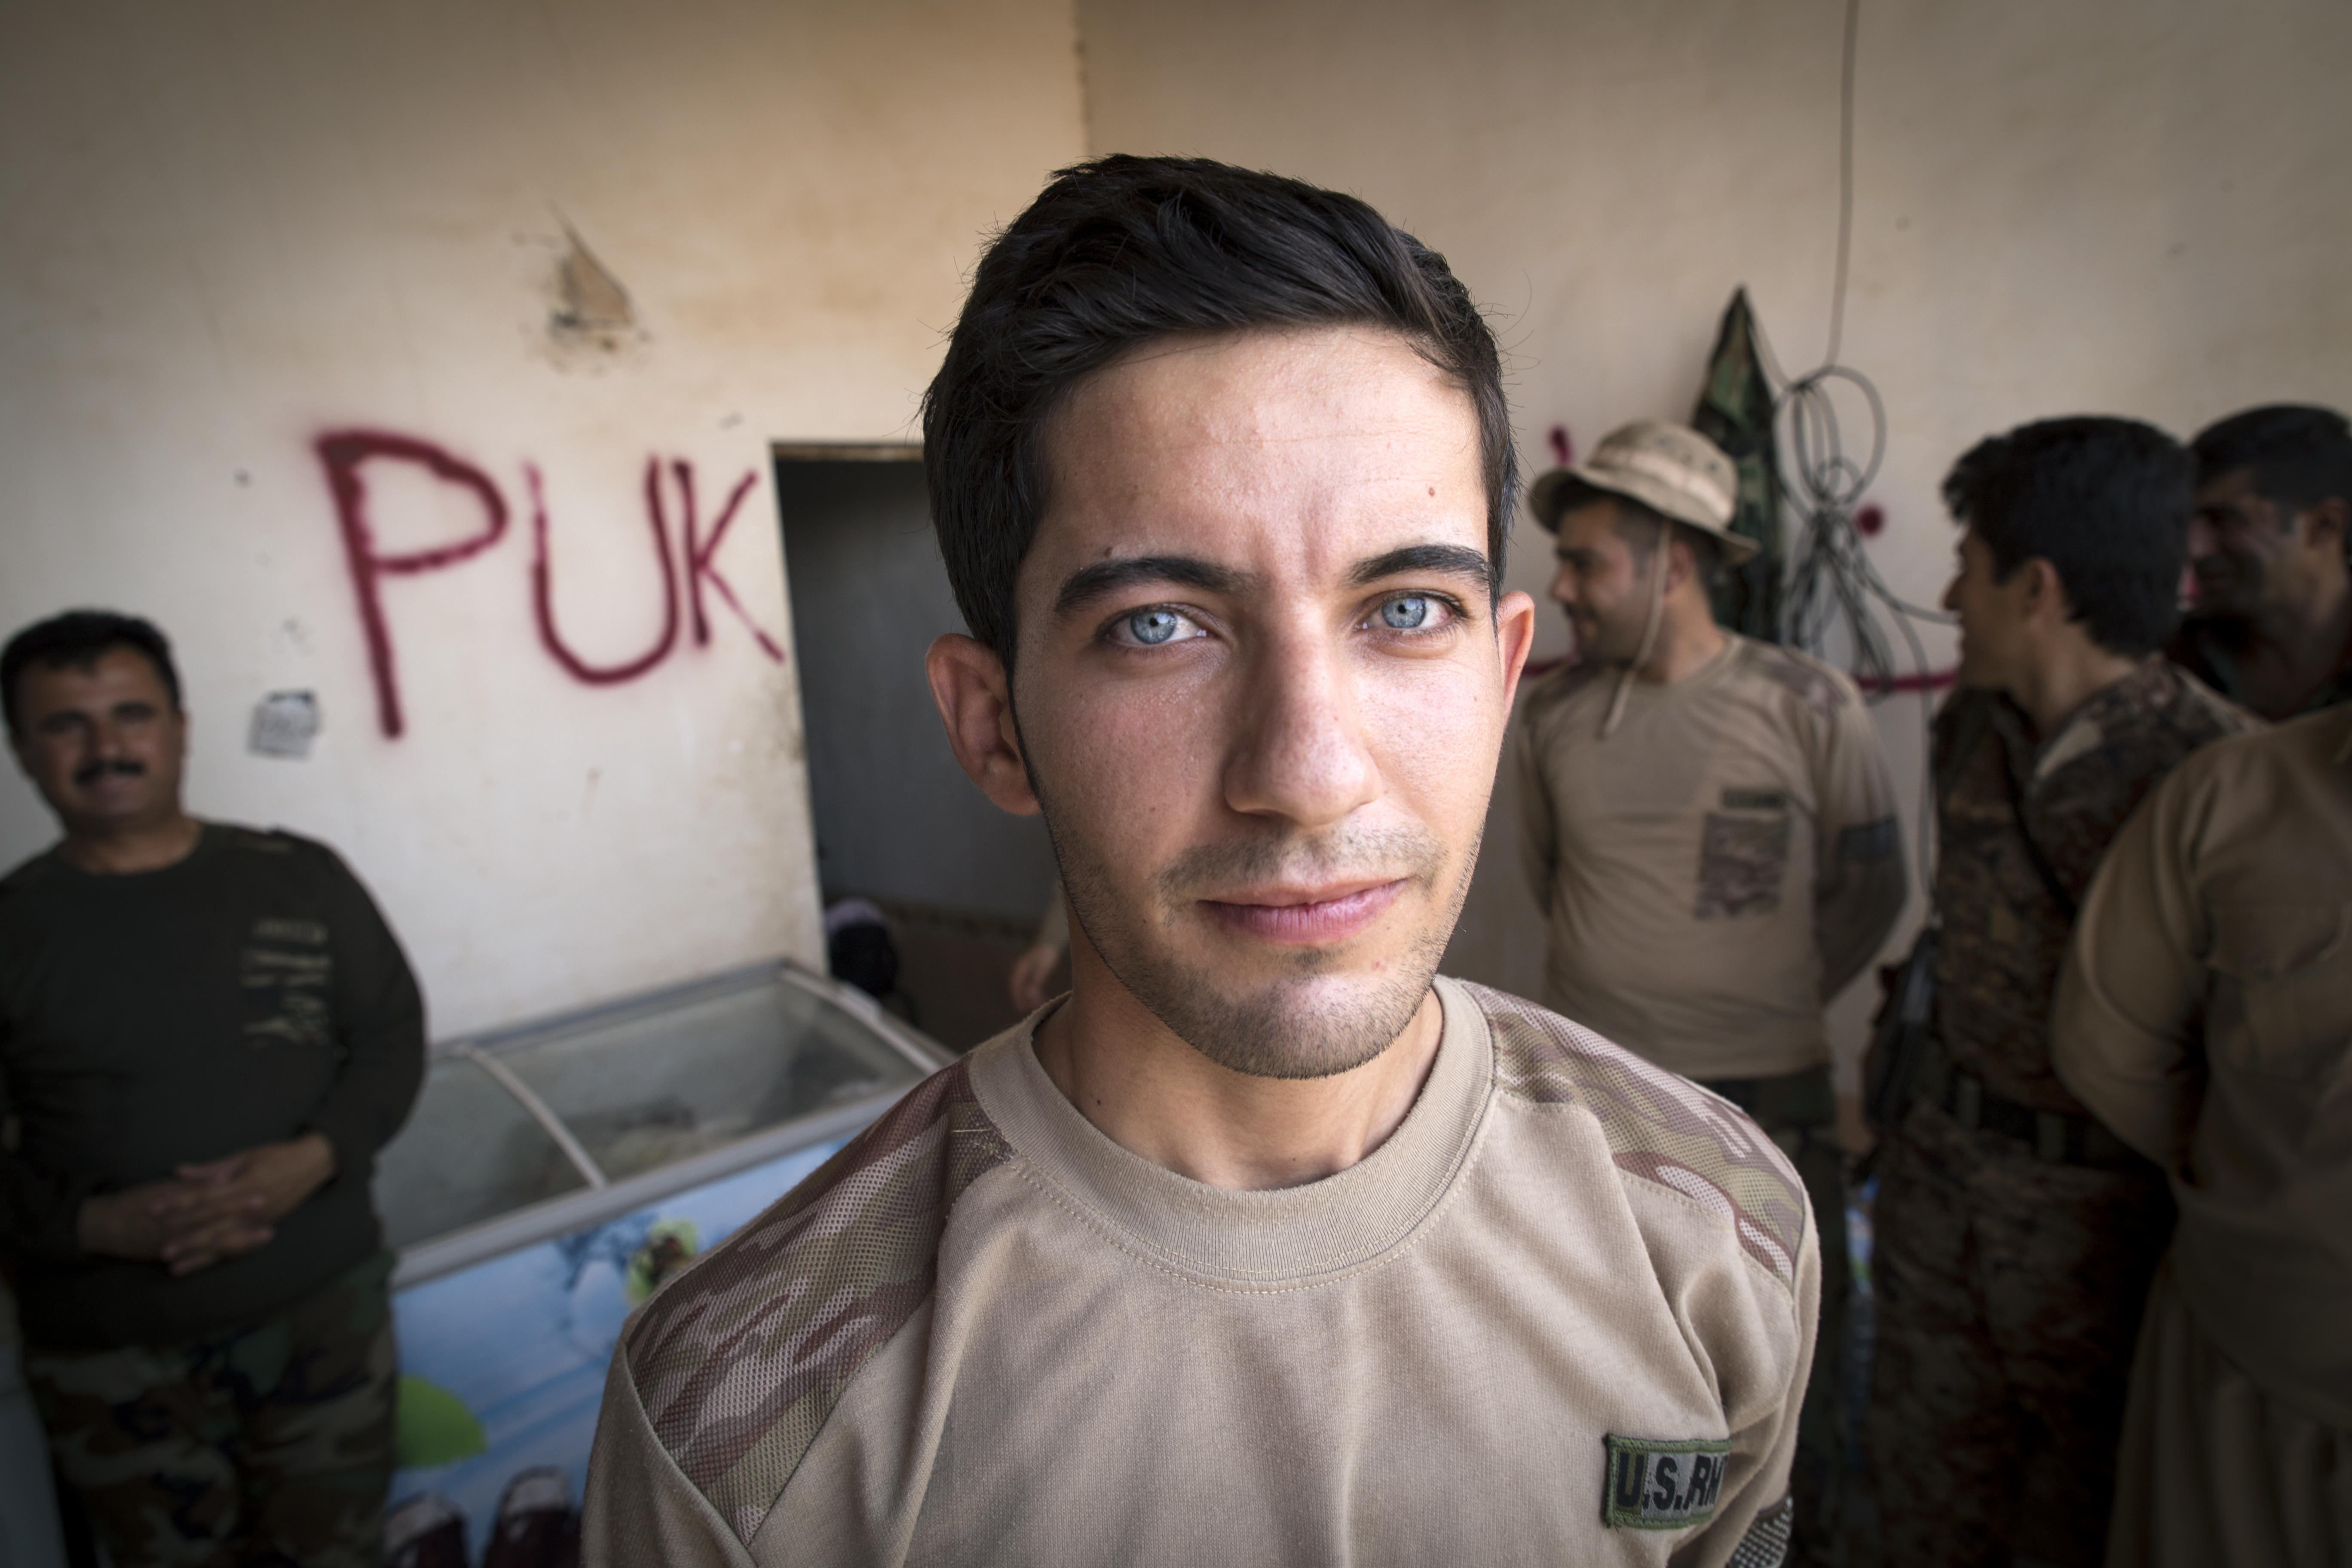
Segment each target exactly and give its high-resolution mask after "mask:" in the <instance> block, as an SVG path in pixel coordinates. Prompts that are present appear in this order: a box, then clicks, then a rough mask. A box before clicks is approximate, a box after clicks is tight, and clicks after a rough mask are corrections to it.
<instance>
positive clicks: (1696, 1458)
mask: <svg viewBox="0 0 2352 1568" xmlns="http://www.w3.org/2000/svg"><path fill="white" fill-rule="evenodd" d="M1603 1442H1604V1443H1605V1445H1606V1447H1607V1448H1608V1450H1609V1465H1608V1468H1607V1470H1606V1472H1605V1473H1604V1475H1603V1476H1602V1479H1601V1518H1602V1519H1603V1520H1605V1521H1607V1522H1608V1524H1609V1527H1610V1528H1611V1529H1612V1530H1683V1529H1685V1528H1687V1527H1689V1526H1691V1525H1694V1524H1704V1523H1706V1521H1708V1520H1710V1519H1712V1518H1714V1517H1715V1500H1716V1497H1717V1494H1718V1493H1720V1492H1721V1491H1722V1490H1723V1470H1724V1466H1725V1464H1726V1463H1727V1461H1728V1460H1729V1459H1730V1458H1731V1440H1730V1439H1729V1438H1727V1437H1684V1438H1679V1439H1676V1438H1668V1437H1615V1436H1612V1437H1608V1438H1605V1439H1603Z"/></svg>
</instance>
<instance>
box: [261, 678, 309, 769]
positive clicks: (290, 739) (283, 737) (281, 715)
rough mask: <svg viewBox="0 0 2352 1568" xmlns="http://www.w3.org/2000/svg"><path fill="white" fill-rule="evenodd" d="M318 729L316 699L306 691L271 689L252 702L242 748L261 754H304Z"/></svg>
mask: <svg viewBox="0 0 2352 1568" xmlns="http://www.w3.org/2000/svg"><path fill="white" fill-rule="evenodd" d="M318 733H319V700H318V699H317V698H316V697H314V696H312V695H311V694H310V692H308V691H273V692H271V693H270V694H269V695H268V696H267V697H265V698H263V699H262V700H260V701H258V702H257V703H255V704H254V705H253V729H252V731H251V732H250V733H249V734H248V735H247V737H246V742H245V743H246V749H247V751H249V752H253V753H254V754H255V755H256V756H261V757H296V758H300V757H307V756H309V755H310V742H312V741H313V740H315V739H316V738H317V737H318Z"/></svg>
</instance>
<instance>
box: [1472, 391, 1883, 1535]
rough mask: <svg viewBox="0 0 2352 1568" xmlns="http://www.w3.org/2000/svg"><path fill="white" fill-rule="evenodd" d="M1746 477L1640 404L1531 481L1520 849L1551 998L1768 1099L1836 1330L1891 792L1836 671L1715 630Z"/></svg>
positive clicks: (1832, 1361) (1829, 1372)
mask: <svg viewBox="0 0 2352 1568" xmlns="http://www.w3.org/2000/svg"><path fill="white" fill-rule="evenodd" d="M1737 492H1738V473H1737V470H1736V469H1734V468H1733V467H1732V464H1731V459H1730V458H1727V457H1725V456H1724V454H1723V453H1722V452H1721V451H1720V450H1718V449H1717V447H1716V446H1715V445H1714V443H1712V442H1710V441H1708V440H1707V439H1706V437H1703V436H1701V435H1699V434H1698V433H1697V432H1696V431H1695V430H1691V429H1687V428H1685V426H1679V425H1670V424H1667V423H1665V422H1664V421H1662V420H1643V421H1641V422H1639V423H1637V424H1633V425H1629V426H1625V427H1624V428H1623V429H1621V430H1618V431H1615V432H1613V433H1612V435H1610V436H1609V437H1608V438H1607V439H1605V440H1603V441H1602V442H1601V445H1600V446H1599V447H1595V448H1594V449H1593V452H1592V455H1591V458H1589V459H1588V460H1587V461H1586V462H1585V463H1584V464H1582V465H1581V466H1580V467H1578V468H1557V469H1554V470H1553V471H1552V472H1550V473H1549V474H1546V475H1545V476H1543V478H1542V479H1538V480H1537V481H1536V483H1535V485H1534V486H1533V487H1532V489H1530V491H1529V494H1528V505H1529V509H1530V510H1531V511H1532V512H1533V514H1534V516H1535V519H1536V521H1538V523H1540V524H1542V525H1543V527H1544V529H1545V531H1548V532H1549V533H1551V534H1553V535H1554V536H1556V538H1557V541H1558V543H1557V547H1556V554H1557V556H1558V558H1559V571H1558V573H1557V574H1556V575H1555V576H1554V578H1553V581H1552V588H1551V596H1552V598H1553V599H1554V600H1555V601H1556V602H1558V603H1559V605H1560V606H1561V608H1562V609H1564V610H1565V611H1566V612H1567V614H1568V616H1569V618H1570V622H1571V623H1572V624H1573V626H1574V627H1575V630H1576V637H1577V644H1578V647H1579V649H1580V653H1581V658H1580V660H1579V662H1577V663H1576V664H1574V665H1573V666H1570V667H1569V668H1562V669H1559V670H1557V671H1555V672H1553V673H1552V674H1550V675H1548V676H1546V677H1544V678H1543V679H1541V680H1539V681H1538V682H1536V684H1535V686H1534V688H1533V689H1531V690H1530V691H1529V692H1528V697H1527V700H1526V703H1525V704H1524V706H1523V709H1522V712H1521V717H1520V721H1519V722H1518V724H1517V726H1516V727H1515V728H1514V731H1513V736H1512V751H1513V753H1514V756H1515V760H1516V766H1517V770H1518V773H1519V788H1518V799H1519V810H1520V845H1521V850H1522V853H1523V856H1524V858H1525V862H1526V868H1527V873H1528V882H1529V884H1530V886H1531V887H1532V889H1533V890H1534V892H1535V896H1536V899H1537V901H1538V904H1540V905H1541V906H1542V908H1543V910H1544V911H1545V913H1546V915H1547V917H1548V919H1549V933H1548V941H1547V945H1546V952H1545V964H1544V996H1543V1000H1544V1005H1546V1006H1549V1007H1551V1008H1554V1009H1556V1010H1558V1011H1559V1012H1561V1013H1564V1014H1566V1015H1567V1016H1570V1017H1572V1018H1575V1019H1578V1020H1580V1022H1583V1023H1585V1024H1587V1025H1590V1026H1591V1027H1593V1028H1596V1029H1599V1030H1601V1031H1602V1032H1603V1033H1604V1034H1607V1035H1609V1036H1610V1037H1612V1038H1615V1039H1619V1040H1622V1041H1625V1042H1626V1043H1627V1044H1628V1045H1629V1046H1631V1047H1633V1049H1636V1050H1638V1051H1640V1052H1641V1054H1642V1055H1643V1056H1644V1057H1646V1058H1648V1059H1649V1060H1651V1061H1653V1062H1655V1063H1656V1064H1658V1065H1659V1066H1661V1067H1664V1068H1669V1069H1671V1070H1673V1071H1675V1072H1678V1073H1684V1074H1686V1075H1688V1076H1689V1077H1692V1078H1695V1079H1698V1080H1699V1081H1700V1082H1702V1083H1704V1084H1705V1085H1706V1087H1707V1088H1709V1089H1713V1090H1715V1091H1716V1092H1717V1093H1718V1094H1721V1095H1723V1096H1725V1097H1726V1098H1727V1099H1729V1100H1733V1101H1734V1102H1735V1103H1737V1104H1738V1106H1739V1107H1740V1108H1741V1109H1742V1110H1746V1111H1748V1113H1749V1114H1751V1115H1753V1116H1755V1117H1756V1118H1757V1120H1758V1121H1760V1122H1761V1123H1762V1124H1763V1127H1764V1130H1765V1131H1767V1132H1768V1133H1769V1134H1770V1135H1771V1136H1772V1139H1773V1141H1774V1142H1777V1143H1779V1144H1780V1147H1781V1149H1782V1150H1783V1151H1785V1152H1787V1153H1788V1155H1789V1157H1790V1159H1791V1160H1793V1161H1795V1162H1796V1165H1797V1169H1798V1171H1799V1173H1801V1174H1802V1175H1803V1177H1804V1180H1805V1186H1806V1190H1807V1192H1808V1193H1809V1194H1810V1195H1811V1200H1812V1206H1813V1219H1814V1223H1815V1225H1816V1226H1817V1227H1818V1228H1819V1230H1820V1232H1821V1234H1822V1326H1821V1331H1820V1336H1819V1338H1820V1342H1821V1344H1822V1345H1823V1346H1824V1347H1835V1346H1836V1345H1837V1344H1838V1343H1839V1342H1840V1338H1841V1335H1842V1333H1843V1325H1844V1304H1845V1295H1846V1289H1847V1268H1846V1258H1845V1194H1844V1178H1843V1165H1844V1151H1843V1148H1842V1146H1841V1141H1840V1137H1839V1131H1838V1122H1839V1120H1840V1116H1839V1112H1840V1111H1841V1110H1845V1111H1846V1113H1847V1116H1848V1119H1849V1120H1850V1121H1852V1122H1853V1123H1854V1124H1855V1126H1856V1127H1857V1128H1858V1125H1859V1121H1860V1113H1859V1110H1860V1108H1859V1100H1858V1097H1853V1098H1850V1099H1849V1100H1847V1101H1846V1102H1845V1105H1844V1106H1841V1105H1840V1102H1839V1100H1838V1097H1837V1096H1836V1095H1835V1093H1834V1091H1833V1089H1832V1082H1831V1073H1830V1050H1829V1035H1828V1032H1827V1030H1826V1028H1825V1027H1824V1026H1823V1023H1822V1005H1823V1004H1824V1003H1825V1002H1826V1001H1827V1000H1828V999H1829V998H1830V997H1832V996H1833V995H1835V994H1837V993H1838V992H1839V991H1840V990H1842V989H1843V987H1844V986H1845V985H1846V984H1847V983H1848V982H1849V981H1851V980H1853V978H1854V976H1855V975H1857V974H1859V973H1861V972H1862V970H1863V969H1864V966H1865V965H1866V964H1868V963H1869V962H1870V960H1871V959H1872V957H1873V956H1874V955H1875V954H1876V953H1877V952H1878V950H1879V948H1880V946H1881V945H1882V944H1883V943H1884V942H1885V940H1886V935H1887V932H1888V931H1889V930H1890V929H1891V928H1892V927H1893V925H1894V923H1895V919H1896V917H1897V916H1899V915H1900V914H1901V913H1902V910H1903V900H1904V893H1905V880H1904V871H1903V857H1902V852H1901V848H1900V844H1899V838H1900V835H1899V833H1898V831H1897V829H1896V826H1895V794H1894V786H1893V785H1892V784H1891V783H1890V782H1889V780H1888V778H1887V773H1886V758H1885V752H1884V751H1883V750H1882V748H1881V746H1880V743H1879V740H1878V732H1877V730H1876V728H1875V727H1874V725H1873V724H1872V723H1871V721H1870V716H1869V714H1868V712H1867V711H1866V710H1864V706H1863V702H1862V698H1861V695H1860V693H1858V692H1857V691H1856V690H1855V689H1854V687H1853V682H1852V681H1851V680H1849V679H1846V678H1845V677H1844V676H1843V675H1842V674H1840V673H1839V672H1837V671H1836V670H1834V669H1832V668H1830V667H1829V666H1828V665H1825V664H1823V663H1822V661H1821V660H1819V659H1816V658H1811V657H1809V656H1807V655H1805V654H1803V653H1801V652H1798V651H1796V650H1794V649H1790V648H1780V647H1772V646H1770V645H1769V644H1766V643H1760V642H1757V641H1754V640H1752V639H1750V638H1748V637H1740V636H1738V635H1737V634H1735V633H1730V632H1727V631H1725V630H1723V629H1722V628H1721V627H1719V626H1717V625H1716V623H1715V616H1714V613H1713V611H1712V609H1711V607H1710V605H1709V603H1708V588H1709V585H1710V584H1711V581H1712V579H1713V578H1714V576H1715V575H1716V570H1717V564H1718V563H1725V564H1737V563H1739V562H1740V561H1743V560H1745V559H1747V558H1748V557H1749V556H1751V555H1753V554H1754V553H1755V550H1756V546H1755V545H1754V543H1753V542H1750V541H1748V540H1747V539H1744V538H1742V537H1740V536H1738V535H1737V534H1734V533H1732V532H1731V531H1729V525H1730V521H1731V516H1732V507H1733V500H1734V498H1735V496H1736V494H1737ZM1838 1359H1839V1358H1838V1356H1837V1355H1836V1353H1835V1352H1834V1349H1833V1348H1832V1349H1826V1350H1825V1351H1824V1352H1823V1353H1822V1354H1820V1355H1817V1356H1816V1357H1815V1359H1814V1368H1813V1379H1812V1384H1811V1388H1810V1390H1809V1391H1808V1393H1807V1394H1806V1403H1805V1417H1804V1422H1803V1430H1802V1435H1801V1441H1800V1448H1799V1453H1798V1462H1797V1486H1796V1498H1797V1518H1798V1545H1799V1548H1800V1552H1799V1556H1800V1558H1817V1559H1829V1558H1831V1557H1832V1555H1833V1553H1834V1547H1833V1545H1832V1542H1833V1540H1834V1538H1835V1536H1836V1534H1837V1526H1838V1515H1839V1508H1838V1501H1839V1493H1840V1487H1839V1481H1840V1479H1841V1478H1842V1476H1843V1470H1844V1463H1843V1445H1842V1443H1841V1442H1840V1440H1839V1426H1840V1413H1841V1408H1842V1407H1841V1404H1840V1399H1839V1392H1838V1379H1837V1375H1836V1373H1837V1365H1838Z"/></svg>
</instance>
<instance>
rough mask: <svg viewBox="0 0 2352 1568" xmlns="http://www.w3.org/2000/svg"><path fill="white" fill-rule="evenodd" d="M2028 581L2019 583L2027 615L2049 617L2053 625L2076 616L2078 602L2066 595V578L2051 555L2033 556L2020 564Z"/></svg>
mask: <svg viewBox="0 0 2352 1568" xmlns="http://www.w3.org/2000/svg"><path fill="white" fill-rule="evenodd" d="M2017 570H2018V574H2019V575H2020V576H2021V577H2023V578H2024V579H2025V581H2023V582H2022V583H2020V584H2018V607H2019V608H2020V609H2021V610H2023V611H2024V612H2025V614H2026V616H2027V618H2029V619H2032V620H2041V619H2042V618H2043V617H2045V616H2046V617H2047V618H2048V622H2049V624H2050V625H2051V626H2063V625H2064V624H2065V623H2067V622H2068V621H2071V620H2073V619H2074V602H2073V601H2072V600H2070V599H2069V598H2068V597H2067V596H2066V580H2065V579H2064V578H2063V577H2061V576H2059V575H2058V568H2057V567H2055V566H2053V565H2052V564H2051V563H2050V561H2049V558H2048V557H2046V556H2042V555H2035V556H2031V557H2029V558H2028V559H2026V560H2025V561H2024V562H2022V563H2020V564H2019V566H2018V568H2017Z"/></svg>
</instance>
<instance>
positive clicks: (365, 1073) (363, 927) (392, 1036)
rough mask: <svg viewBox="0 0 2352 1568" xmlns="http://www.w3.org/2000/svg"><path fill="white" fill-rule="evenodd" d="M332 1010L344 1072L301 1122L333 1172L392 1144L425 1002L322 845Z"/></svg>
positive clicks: (356, 1168) (419, 1067)
mask: <svg viewBox="0 0 2352 1568" xmlns="http://www.w3.org/2000/svg"><path fill="white" fill-rule="evenodd" d="M310 848H311V849H312V850H313V851H314V852H315V853H316V854H318V855H319V856H320V857H322V858H324V861H325V865H324V868H323V874H324V875H325V877H326V879H327V899H326V904H327V910H328V922H327V923H328V930H329V932H330V936H329V941H330V942H331V943H332V944H333V952H334V971H333V973H334V996H333V1002H332V1005H333V1010H334V1019H335V1036H336V1040H337V1043H338V1044H340V1045H341V1047H342V1049H343V1064H342V1069H341V1072H339V1073H338V1074H337V1075H336V1077H335V1081H334V1084H333V1086H332V1087H331V1088H330V1089H328V1090H327V1096H326V1098H325V1099H324V1100H321V1101H320V1104H319V1108H318V1109H317V1110H315V1111H313V1112H312V1113H311V1115H310V1118H309V1120H308V1121H307V1123H306V1125H307V1127H308V1128H309V1130H310V1131H314V1132H319V1133H322V1134H324V1135H325V1137H326V1140H327V1142H329V1143H331V1144H332V1145H333V1146H334V1150H335V1170H336V1173H337V1174H338V1176H339V1177H340V1176H341V1174H342V1173H347V1172H365V1171H367V1170H369V1169H370V1168H371V1167H372V1166H373V1163H374V1160H375V1152H376V1151H377V1150H379V1149H381V1148H383V1146H384V1145H385V1144H386V1143H388V1142H392V1135H393V1134H394V1132H397V1131H400V1124H401V1123H402V1122H404V1121H407V1120H408V1111H409V1108H410V1107H411V1106H413V1105H415V1102H416V1091H417V1089H418V1088H419V1086H420V1085H422V1083H423V1082H424V1079H425V999H424V996H423V995H422V994H420V993H419V992H418V990H417V988H416V977H415V974H414V973H411V972H410V970H409V967H408V959H407V957H406V955H405V954H404V953H403V952H401V951H400V942H399V940H398V939H397V938H396V937H394V935H393V934H392V928H391V927H390V926H388V925H386V924H385V923H384V920H383V915H382V914H381V913H379V912H378V911H377V910H376V907H375V900H373V899H371V898H369V897H368V895H367V889H364V888H362V887H361V886H360V882H359V879H358V878H356V877H354V876H352V873H351V871H350V869H349V868H346V867H345V866H344V865H343V863H342V861H341V859H340V858H337V857H336V855H335V854H334V852H333V851H332V850H331V849H328V848H327V847H325V846H323V845H313V846H310Z"/></svg>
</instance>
